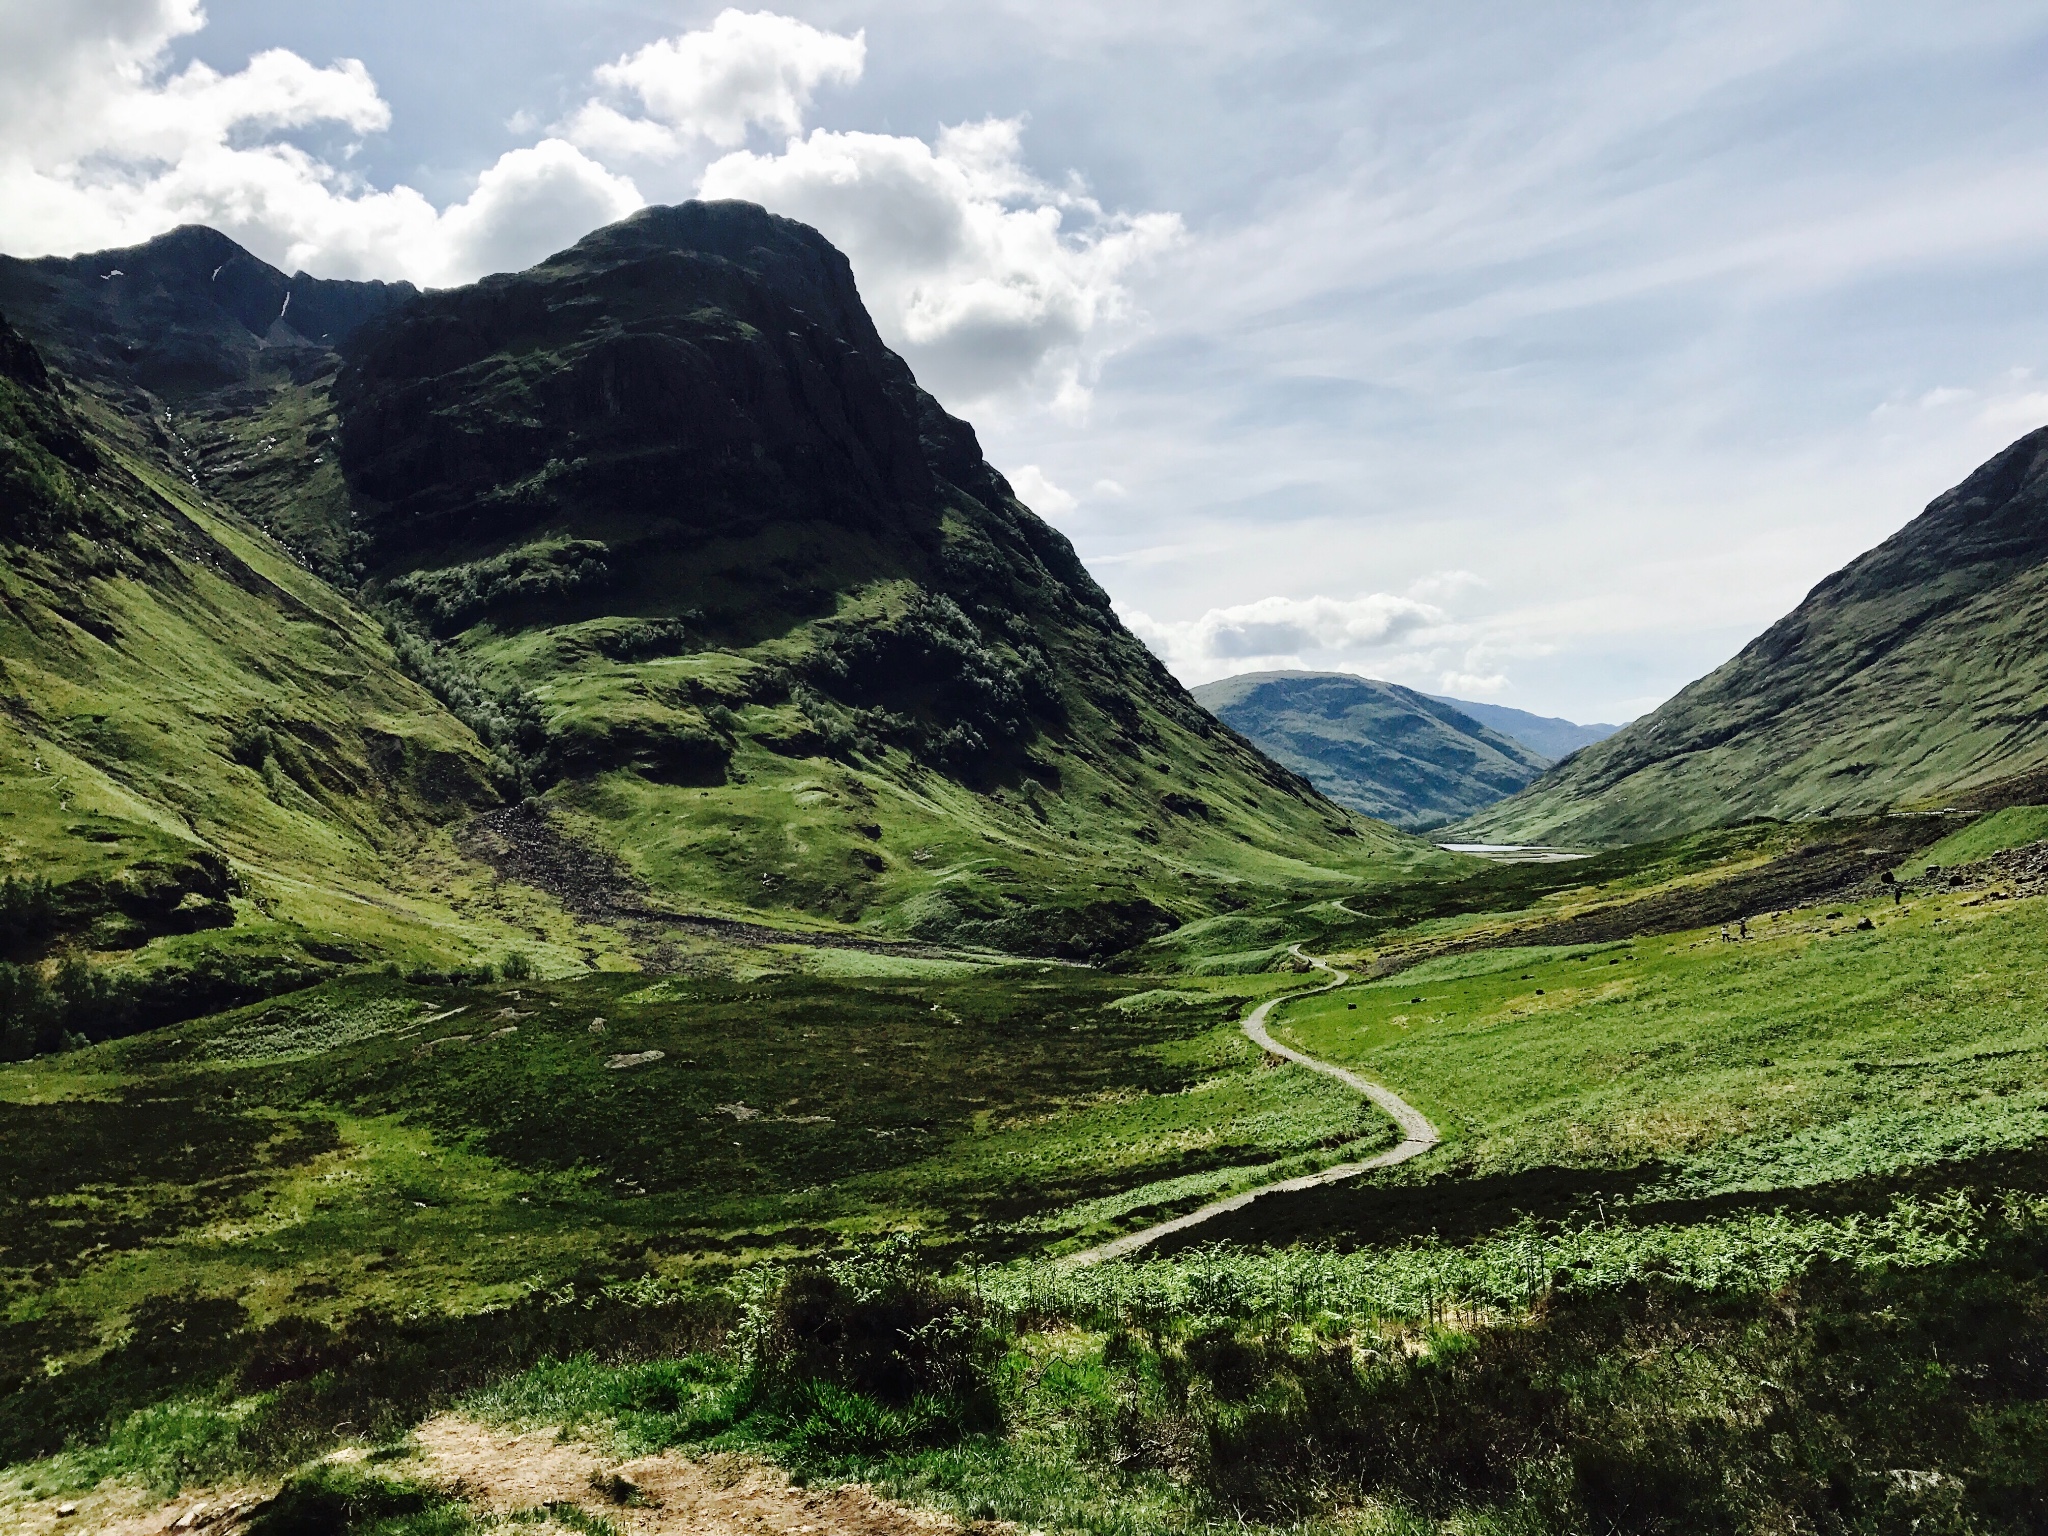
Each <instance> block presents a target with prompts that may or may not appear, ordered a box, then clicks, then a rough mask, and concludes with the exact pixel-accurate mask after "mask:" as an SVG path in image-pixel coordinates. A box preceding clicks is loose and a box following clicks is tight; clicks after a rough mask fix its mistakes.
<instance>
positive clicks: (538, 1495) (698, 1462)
mask: <svg viewBox="0 0 2048 1536" xmlns="http://www.w3.org/2000/svg"><path fill="white" fill-rule="evenodd" d="M415 1438H416V1440H417V1443H418V1445H419V1447H420V1449H421V1451H422V1452H423V1453H424V1465H423V1467H422V1471H423V1472H424V1473H425V1475H426V1476H427V1478H428V1479H429V1480H431V1481H433V1482H435V1483H438V1484H440V1485H442V1486H444V1487H459V1488H460V1489H461V1491H462V1496H463V1497H464V1498H465V1499H467V1500H469V1501H470V1502H471V1503H472V1504H475V1505H478V1506H481V1507H483V1508H485V1509H489V1510H491V1511H493V1512H495V1513H500V1514H513V1513H517V1512H519V1511H521V1510H531V1509H541V1508H546V1507H547V1506H549V1505H554V1506H556V1507H558V1508H559V1507H561V1506H564V1505H574V1506H576V1507H578V1508H581V1509H583V1510H586V1511H588V1512H589V1513H591V1514H593V1515H601V1516H602V1517H603V1518H604V1519H606V1520H609V1521H610V1522H611V1523H612V1524H613V1525H615V1526H617V1527H618V1528H620V1529H621V1530H624V1531H631V1532H633V1533H634V1536H738V1533H740V1532H746V1533H748V1536H770V1533H775V1536H820V1533H823V1532H828V1531H829V1532H833V1533H835V1536H838V1533H845V1536H913V1533H915V1536H942V1533H943V1536H951V1533H954V1532H958V1531H961V1530H963V1529H976V1530H981V1531H987V1532H991V1533H993V1532H996V1531H999V1530H1008V1529H1010V1528H1009V1527H1007V1526H997V1525H994V1524H991V1523H986V1522H984V1523H981V1524H979V1525H977V1526H976V1527H972V1528H969V1527H963V1526H962V1525H961V1524H960V1523H959V1522H958V1521H956V1520H953V1519H950V1518H949V1517H947V1516H945V1515H940V1514H935V1513H932V1512H930V1511H927V1510H916V1509H910V1508H907V1507H906V1506H904V1505H901V1504H895V1503H892V1502H890V1501H889V1500H887V1499H884V1498H882V1497H880V1496H879V1495H877V1494H875V1493H874V1492H873V1491H872V1490H870V1489H868V1488H866V1487H864V1486H862V1485H860V1484H857V1483H848V1484H845V1485H843V1486H840V1487H837V1488H795V1487H792V1486H790V1482H789V1479H788V1478H787V1477H786V1476H785V1475H784V1474H783V1473H781V1472H780V1471H777V1470H776V1469H775V1468H773V1467H767V1466H763V1465H761V1464H760V1463H759V1462H755V1461H750V1460H748V1459H746V1458H744V1457H739V1456H707V1457H704V1458H701V1459H696V1458H691V1457H686V1456H679V1455H676V1454H674V1453H673V1452H669V1453H664V1454H663V1455H660V1456H642V1457H639V1458H637V1459H635V1460H632V1461H621V1460H619V1459H618V1458H616V1457H609V1456H606V1455H604V1454H602V1453H601V1452H600V1451H598V1450H597V1449H596V1448H595V1447H593V1446H590V1445H587V1444H584V1443H582V1442H578V1441H564V1440H561V1439H559V1438H558V1437H557V1435H556V1432H555V1431H554V1430H552V1429H543V1430H536V1431H531V1432H529V1433H527V1434H523V1435H520V1434H512V1433H510V1432H509V1431H505V1430H497V1429H491V1428H489V1427H487V1426H485V1425H482V1424H478V1423H476V1422H475V1421H474V1420H470V1419H465V1418H461V1417H458V1416H456V1415H453V1414H447V1415H443V1416H442V1417H440V1418H437V1419H432V1420H430V1421H428V1422H427V1423H426V1424H423V1425H422V1426H421V1427H420V1430H419V1433H418V1435H417V1436H416V1437H415Z"/></svg>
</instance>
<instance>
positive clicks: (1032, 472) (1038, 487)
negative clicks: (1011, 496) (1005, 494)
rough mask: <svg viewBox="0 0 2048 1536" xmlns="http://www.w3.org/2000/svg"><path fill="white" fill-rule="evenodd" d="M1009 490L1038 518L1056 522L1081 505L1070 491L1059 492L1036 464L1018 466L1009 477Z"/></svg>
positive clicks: (1078, 499)
mask: <svg viewBox="0 0 2048 1536" xmlns="http://www.w3.org/2000/svg"><path fill="white" fill-rule="evenodd" d="M1010 488H1011V489H1012V490H1014V491H1015V492H1016V493H1017V499H1018V500H1019V501H1021V502H1023V503H1024V505H1025V506H1027V507H1029V508H1030V509H1031V510H1032V511H1034V512H1036V513H1037V514H1038V515H1039V516H1040V517H1044V518H1049V519H1051V520H1053V521H1055V522H1057V521H1058V520H1059V519H1060V518H1062V517H1065V516H1066V515H1067V514H1068V513H1069V512H1071V511H1073V510H1074V508H1076V507H1078V506H1080V505H1081V501H1080V498H1079V497H1077V496H1075V495H1074V493H1073V492H1072V491H1064V490H1061V489H1060V488H1059V487H1058V486H1057V485H1054V484H1053V483H1052V480H1051V479H1050V478H1049V477H1048V476H1047V475H1046V473H1045V471H1044V470H1042V469H1040V468H1039V467H1038V466H1037V465H1036V464H1023V465H1019V466H1018V468H1017V471H1016V473H1015V474H1013V475H1011V476H1010Z"/></svg>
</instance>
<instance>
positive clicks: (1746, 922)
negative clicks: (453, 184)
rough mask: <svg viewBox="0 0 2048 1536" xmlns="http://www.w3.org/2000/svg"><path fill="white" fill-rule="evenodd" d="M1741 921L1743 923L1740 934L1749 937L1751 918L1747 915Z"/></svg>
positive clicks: (1742, 936)
mask: <svg viewBox="0 0 2048 1536" xmlns="http://www.w3.org/2000/svg"><path fill="white" fill-rule="evenodd" d="M1740 921H1741V925H1742V932H1741V934H1740V935H1739V937H1741V938H1745V939H1746V938H1748V937H1749V919H1748V918H1746V917H1745V918H1742V919H1741V920H1740Z"/></svg>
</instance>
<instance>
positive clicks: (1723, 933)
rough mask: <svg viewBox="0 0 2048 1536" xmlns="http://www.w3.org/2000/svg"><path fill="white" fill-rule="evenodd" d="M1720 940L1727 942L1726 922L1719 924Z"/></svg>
mask: <svg viewBox="0 0 2048 1536" xmlns="http://www.w3.org/2000/svg"><path fill="white" fill-rule="evenodd" d="M1721 942H1722V943H1723V944H1726V943H1727V942H1728V925H1727V924H1726V923H1723V924H1722V925H1721Z"/></svg>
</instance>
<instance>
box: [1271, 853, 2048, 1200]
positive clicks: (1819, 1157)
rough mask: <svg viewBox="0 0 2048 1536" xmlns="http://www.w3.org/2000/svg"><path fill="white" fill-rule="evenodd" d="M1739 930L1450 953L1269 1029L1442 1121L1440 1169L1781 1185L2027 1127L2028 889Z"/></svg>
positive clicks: (1707, 1186)
mask: <svg viewBox="0 0 2048 1536" xmlns="http://www.w3.org/2000/svg"><path fill="white" fill-rule="evenodd" d="M1831 914H1833V915H1831ZM1865 918H1867V919H1868V920H1869V921H1870V922H1871V923H1872V924H1873V925H1874V926H1873V927H1872V928H1871V929H1869V930H1868V931H1859V928H1858V926H1857V924H1858V923H1859V921H1860V920H1862V919H1865ZM1751 934H1752V937H1751V938H1750V939H1749V940H1748V941H1746V942H1740V943H1723V942H1722V941H1721V940H1720V937H1719V930H1709V931H1706V932H1694V933H1684V934H1678V935H1672V936H1660V937H1655V938H1645V939H1641V940H1639V941H1635V942H1632V943H1629V944H1626V945H1620V946H1613V945H1608V946H1587V947H1584V948H1581V949H1565V950H1562V951H1560V950H1557V949H1547V950H1538V949H1531V950H1520V951H1499V952H1492V953H1484V954H1480V955H1474V956H1457V957H1452V958H1450V959H1446V960H1444V961H1440V962H1433V963H1432V964H1431V965H1429V966H1426V967H1422V968H1418V969H1416V970H1413V971H1409V972H1404V973H1402V974H1400V975H1397V976H1395V977H1392V978H1390V979H1387V980H1384V981H1379V982H1375V983H1372V984H1369V985H1365V986H1357V987H1352V988H1348V989H1345V990H1343V991H1340V992H1334V993H1329V994H1326V995H1324V996H1321V997H1317V998H1312V999H1308V1000H1305V1001H1302V1002H1300V1003H1295V1004H1289V1005H1286V1006H1285V1007H1284V1008H1283V1010H1282V1011H1281V1013H1280V1016H1279V1018H1278V1020H1277V1022H1276V1025H1275V1029H1276V1032H1277V1033H1278V1034H1279V1035H1280V1036H1281V1037H1283V1038H1285V1039H1287V1040H1289V1041H1290V1042H1292V1043H1294V1044H1296V1045H1299V1046H1300V1047H1302V1048H1303V1049H1305V1050H1308V1051H1310V1052H1312V1053H1315V1054H1318V1055H1321V1056H1324V1057H1327V1058H1329V1059H1331V1060H1334V1061H1338V1062H1342V1063H1344V1064H1346V1065H1350V1066H1355V1067H1357V1068H1359V1069H1361V1070H1363V1071H1365V1072H1367V1073H1369V1074H1372V1075H1374V1076H1376V1077H1378V1078H1379V1079H1380V1080H1381V1081H1384V1082H1386V1083H1388V1084H1390V1085H1392V1086H1394V1087H1395V1088H1396V1089H1397V1090H1398V1091H1399V1092H1401V1093H1402V1094H1404V1095H1405V1096H1406V1097H1408V1098H1409V1099H1410V1100H1411V1101H1412V1102H1414V1103H1415V1104H1416V1105H1417V1106H1418V1107H1419V1108H1421V1109H1422V1110H1423V1112H1424V1113H1425V1114H1427V1115H1429V1116H1430V1117H1431V1118H1432V1119H1433V1120H1434V1121H1435V1122H1436V1123H1437V1125H1438V1126H1439V1128H1440V1129H1441V1130H1442V1131H1443V1133H1444V1135H1445V1137H1446V1145H1445V1148H1444V1150H1443V1152H1442V1153H1441V1154H1439V1161H1442V1162H1449V1163H1453V1164H1455V1165H1456V1166H1457V1167H1458V1168H1460V1169H1463V1170H1469V1171H1470V1172H1473V1173H1478V1174H1487V1175H1496V1174H1510V1173H1517V1172H1523V1171H1527V1170H1533V1169H1539V1168H1548V1167H1577V1168H1594V1169H1620V1168H1634V1167H1641V1166H1644V1165H1655V1166H1657V1167H1658V1168H1661V1169H1662V1170H1663V1174H1662V1178H1663V1179H1664V1180H1666V1181H1675V1186H1682V1187H1684V1188H1685V1189H1687V1190H1697V1191H1706V1190H1715V1189H1723V1188H1747V1187H1784V1186H1793V1185H1801V1184H1810V1183H1815V1182H1819V1181H1824V1180H1829V1179H1838V1178H1849V1177H1858V1176H1863V1175H1866V1174H1872V1173H1884V1172H1888V1171H1893V1170H1896V1169H1899V1168H1902V1167H1905V1166H1908V1165H1910V1164H1913V1163H1915V1162H1933V1161H1941V1160H1946V1159H1952V1158H1958V1157H1964V1156H1969V1155H1974V1154H1977V1153H1982V1152H1987V1151H1992V1150H1996V1149H1999V1148H2006V1147H2016V1146H2024V1145H2027V1144H2029V1143H2031V1142H2033V1141H2034V1140H2035V1139H2036V1138H2037V1137H2038V1136H2039V1135H2040V1134H2041V1128H2042V1115H2043V1111H2044V1109H2048V1089H2044V1088H2043V1087H2042V1086H2041V1084H2040V1083H2039V1081H2038V1074H2037V1073H2036V1072H2035V1071H2034V1064H2035V1063H2037V1061H2038V1059H2039V1056H2040V1054H2041V1053H2042V1052H2043V1051H2048V1025H2044V1024H2043V1022H2042V1020H2043V1017H2044V1012H2043V1003H2044V1001H2048V997H2044V984H2043V982H2042V980H2041V978H2040V975H2039V973H2038V971H2037V970H2036V969H2035V968H2034V967H2032V966H2031V965H2025V964H2015V963H2014V957H2016V956H2019V955H2024V954H2028V953H2031V952H2032V951H2033V949H2034V948H2035V947H2036V946H2037V945H2039V944H2040V943H2042V942H2043V940H2044V939H2048V909H2044V904H2043V903H2042V902H2041V901H2040V900H2038V899H2034V900H2026V901H2019V902H2013V903H1987V902H1984V901H1983V900H1982V897H1981V894H1972V895H1964V894H1957V895H1953V896H1939V897H1925V898H1921V899H1918V900H1916V901H1915V902H1914V903H1913V904H1912V906H1911V907H1910V908H1906V909H1895V908H1894V906H1893V904H1892V903H1891V902H1889V901H1884V902H1877V903H1869V904H1865V905H1855V904H1849V905H1843V906H1834V907H1828V908H1825V909H1818V910H1816V909H1803V910H1797V911H1793V912H1788V913H1786V914H1783V915H1782V917H1779V918H1771V919H1760V920H1758V921H1757V922H1755V923H1753V924H1752V925H1751Z"/></svg>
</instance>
